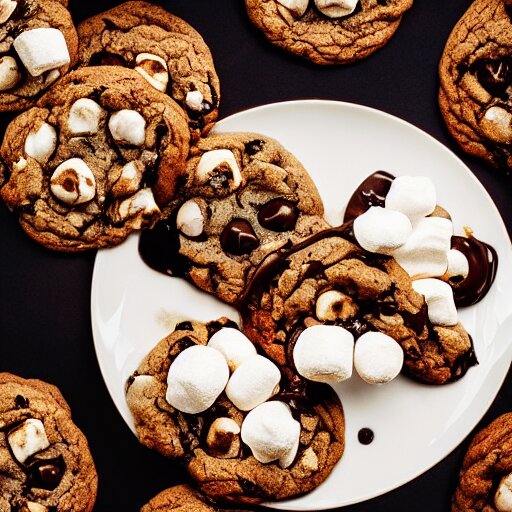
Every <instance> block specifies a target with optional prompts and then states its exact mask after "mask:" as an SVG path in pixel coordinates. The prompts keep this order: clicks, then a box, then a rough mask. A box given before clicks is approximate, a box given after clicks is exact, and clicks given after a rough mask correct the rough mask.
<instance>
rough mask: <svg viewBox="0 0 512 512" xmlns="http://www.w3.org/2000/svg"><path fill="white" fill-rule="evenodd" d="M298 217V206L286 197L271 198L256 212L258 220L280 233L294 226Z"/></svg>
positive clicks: (264, 225) (266, 227) (265, 226)
mask: <svg viewBox="0 0 512 512" xmlns="http://www.w3.org/2000/svg"><path fill="white" fill-rule="evenodd" d="M298 217H299V210H298V208H297V207H296V206H295V205H294V204H293V203H292V202H290V201H287V200H286V199H282V198H277V199H272V200H271V201H269V202H268V203H266V204H264V205H263V206H262V207H261V208H260V210H259V212H258V222H259V223H260V224H261V225H262V226H263V227H264V228H265V229H270V230H271V231H277V232H279V233H282V232H284V231H291V230H292V229H294V228H295V224H296V223H297V219H298Z"/></svg>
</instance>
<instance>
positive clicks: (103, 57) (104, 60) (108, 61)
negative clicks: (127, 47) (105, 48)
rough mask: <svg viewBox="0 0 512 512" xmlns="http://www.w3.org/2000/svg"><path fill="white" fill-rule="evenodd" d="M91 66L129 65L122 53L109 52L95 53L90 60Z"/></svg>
mask: <svg viewBox="0 0 512 512" xmlns="http://www.w3.org/2000/svg"><path fill="white" fill-rule="evenodd" d="M89 65H90V66H123V67H128V64H127V63H126V61H125V60H124V58H123V57H121V55H115V54H114V53H109V52H98V53H95V54H94V55H93V56H92V57H91V60H90V63H89Z"/></svg>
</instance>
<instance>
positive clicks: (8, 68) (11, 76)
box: [0, 55, 21, 91]
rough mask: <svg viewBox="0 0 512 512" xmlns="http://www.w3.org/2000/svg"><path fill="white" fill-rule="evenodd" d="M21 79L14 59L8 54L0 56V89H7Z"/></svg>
mask: <svg viewBox="0 0 512 512" xmlns="http://www.w3.org/2000/svg"><path fill="white" fill-rule="evenodd" d="M20 80H21V73H20V70H19V69H18V63H17V62H16V59H14V58H13V57H11V56H9V55H4V56H3V57H2V58H0V91H8V90H9V89H12V88H13V87H15V86H16V84H17V83H18V82H19V81H20Z"/></svg>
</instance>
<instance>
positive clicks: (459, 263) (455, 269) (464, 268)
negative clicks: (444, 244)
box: [445, 249, 469, 280]
mask: <svg viewBox="0 0 512 512" xmlns="http://www.w3.org/2000/svg"><path fill="white" fill-rule="evenodd" d="M468 274H469V261H468V259H467V258H466V255H465V254H464V253H462V252H461V251H459V250H457V249H450V250H449V251H448V268H447V269H446V274H445V275H446V277H447V278H448V279H454V278H458V279H460V280H463V279H466V277H468ZM454 280H457V279H454Z"/></svg>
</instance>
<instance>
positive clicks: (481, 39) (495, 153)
mask: <svg viewBox="0 0 512 512" xmlns="http://www.w3.org/2000/svg"><path fill="white" fill-rule="evenodd" d="M511 34H512V2H511V1H510V0H476V1H475V2H473V4H472V5H471V6H470V8H469V9H468V11H467V12H466V13H465V14H464V15H463V16H462V18H461V19H460V20H459V22H458V23H457V25H455V27H454V29H453V31H452V33H451V34H450V37H449V39H448V41H447V43H446V47H445V49H444V52H443V56H442V58H441V61H440V64H439V77H440V82H441V86H440V90H439V104H440V107H441V112H442V114H443V116H444V119H445V122H446V124H447V126H448V129H449V131H450V133H451V134H452V136H453V137H454V138H455V139H456V141H457V142H458V143H459V145H460V146H461V147H462V149H463V150H464V151H466V152H467V153H469V154H471V155H473V156H477V157H479V158H482V159H484V160H486V161H487V162H488V163H490V164H491V165H493V166H495V167H500V168H504V169H512V37H511Z"/></svg>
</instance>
